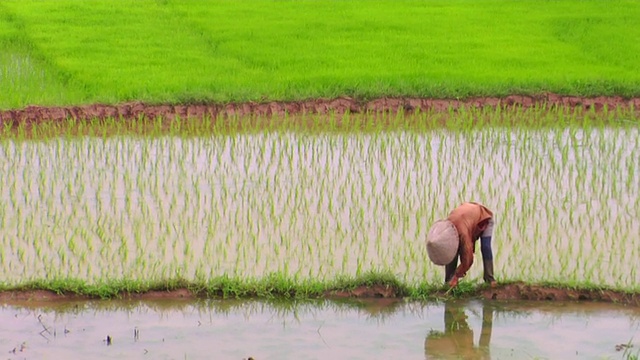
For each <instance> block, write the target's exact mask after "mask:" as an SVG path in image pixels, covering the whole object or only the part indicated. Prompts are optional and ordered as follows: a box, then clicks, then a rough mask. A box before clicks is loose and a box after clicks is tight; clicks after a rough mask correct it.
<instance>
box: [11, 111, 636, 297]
mask: <svg viewBox="0 0 640 360" xmlns="http://www.w3.org/2000/svg"><path fill="white" fill-rule="evenodd" d="M472 115H473V116H478V114H472ZM469 116H471V115H469ZM518 116H523V115H518ZM462 120H464V121H461V124H462V125H461V129H436V130H432V129H427V128H426V126H427V125H425V129H424V130H423V131H420V128H417V129H416V128H415V127H414V128H411V129H410V130H408V131H384V132H383V131H372V132H366V131H365V132H346V133H341V132H337V133H333V132H317V133H316V132H311V133H309V132H298V131H297V132H282V131H277V132H264V133H243V132H239V133H233V132H232V133H220V134H218V135H212V136H209V137H196V138H179V137H163V138H130V137H114V138H104V139H101V138H97V139H96V138H52V139H51V140H48V141H43V142H27V141H17V142H16V141H5V142H1V143H0V144H1V145H0V154H1V155H2V156H1V157H0V158H1V159H2V160H1V161H2V163H1V164H0V169H2V170H3V173H4V174H9V175H8V176H7V177H6V178H5V179H4V180H3V181H4V184H3V185H5V186H2V190H0V191H1V193H0V196H1V197H0V199H1V200H2V201H3V203H6V204H7V206H5V208H4V210H3V212H2V215H1V216H0V220H1V221H2V228H3V229H4V231H3V232H4V234H3V237H2V241H3V248H4V249H5V250H4V251H3V253H2V258H1V259H0V260H2V263H1V265H0V266H2V268H3V270H4V273H5V274H7V277H6V279H7V280H6V281H8V282H20V281H23V280H24V275H25V274H26V275H27V276H28V277H32V278H41V277H47V276H60V275H66V276H69V275H72V276H77V277H80V278H84V279H89V280H92V279H93V280H99V279H104V278H105V277H106V278H109V277H114V278H121V277H124V278H134V279H140V280H145V279H158V278H160V279H162V278H171V277H174V276H176V275H180V276H184V277H186V278H190V279H193V278H198V277H203V276H217V275H222V274H228V275H231V276H244V277H260V276H262V275H263V274H266V273H271V272H280V273H283V274H285V275H287V276H291V277H294V278H314V279H322V280H327V281H330V280H331V279H334V278H336V277H337V276H340V275H345V274H346V275H357V274H362V273H364V272H366V271H369V270H381V271H390V272H392V273H394V274H396V275H397V276H398V278H399V279H401V280H403V281H405V282H407V283H412V284H415V283H419V282H423V281H427V282H440V281H441V278H442V269H441V268H438V267H436V266H434V265H432V264H431V263H429V261H428V260H427V257H426V253H425V250H424V245H423V239H424V236H425V234H426V231H427V230H428V227H429V226H430V224H431V223H432V222H433V221H434V220H436V219H437V218H441V217H444V216H446V214H447V213H448V211H450V210H451V208H453V207H454V206H455V205H457V204H458V203H460V202H462V201H467V200H476V201H481V202H483V203H486V204H487V205H488V206H489V207H491V208H492V209H494V210H495V212H496V214H497V219H498V226H497V229H496V234H495V248H496V262H497V273H498V275H499V277H500V278H502V279H520V280H525V281H548V280H552V281H559V282H565V283H566V282H595V283H599V284H603V285H614V286H618V287H630V286H633V284H635V283H637V280H638V277H637V269H635V267H636V265H637V264H636V263H635V262H634V261H633V259H635V257H634V256H637V255H638V254H637V252H638V250H637V246H629V244H625V243H622V242H619V241H617V240H618V239H625V238H626V239H635V237H634V234H637V233H638V230H639V229H638V225H637V222H636V221H635V216H634V214H637V213H638V208H639V207H638V205H639V204H638V201H637V196H633V195H634V194H636V195H637V193H638V184H637V182H636V181H634V174H635V173H636V172H637V169H638V167H639V160H638V155H637V154H636V153H635V152H634V151H633V149H635V148H637V147H638V140H637V139H638V128H637V127H634V126H627V127H620V126H617V127H612V128H607V127H585V128H582V127H575V126H570V127H564V128H540V129H535V128H533V129H532V128H518V127H495V126H491V127H487V128H477V127H466V126H467V125H466V124H467V123H468V121H467V120H468V119H466V118H463V119H462ZM419 121H420V119H418V120H416V119H413V118H409V119H407V123H409V122H419ZM43 174H44V175H43ZM634 199H635V200H634ZM603 208H606V209H607V210H606V211H602V209H603ZM38 224H43V225H44V226H39V225H38ZM594 229H598V231H594ZM42 239H48V242H45V241H43V240H42ZM35 244H38V245H37V246H36V245H35ZM513 264H517V266H512V265H513ZM479 268H480V267H478V266H476V267H474V269H473V270H472V272H471V277H478V276H479V275H480V270H479ZM624 268H626V269H627V271H622V270H623V269H624ZM42 269H47V271H46V272H45V273H44V274H46V275H44V274H43V272H42ZM629 269H631V270H630V271H629Z"/></svg>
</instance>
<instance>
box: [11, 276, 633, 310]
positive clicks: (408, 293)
mask: <svg viewBox="0 0 640 360" xmlns="http://www.w3.org/2000/svg"><path fill="white" fill-rule="evenodd" d="M42 290H44V291H51V292H52V293H53V294H52V296H53V297H43V295H42V294H41V295H39V296H40V297H42V298H41V299H39V300H46V299H49V300H54V299H59V298H63V297H66V298H69V297H80V298H92V299H93V298H98V299H116V298H128V297H141V298H144V297H145V296H146V297H148V298H159V297H165V298H170V299H178V298H183V297H193V298H210V299H246V298H260V299H265V300H267V299H315V298H404V299H408V300H444V299H451V298H482V297H485V298H488V299H491V298H492V299H501V300H587V301H607V302H619V303H625V304H630V305H639V304H640V298H639V297H638V295H639V294H640V292H638V291H629V290H620V289H612V288H609V287H607V286H601V285H596V284H592V283H574V284H567V283H553V282H545V283H522V282H515V281H506V282H500V283H499V284H498V286H496V287H495V288H490V287H489V286H488V285H486V284H484V283H482V282H480V281H475V280H473V281H468V280H463V281H461V282H460V284H459V285H458V286H457V287H456V288H454V289H449V287H448V286H447V285H445V284H429V283H418V284H406V283H404V282H403V281H402V280H400V279H398V278H397V277H395V276H394V275H393V274H389V273H383V272H368V273H365V274H362V275H358V276H344V277H340V278H336V279H334V280H331V281H318V280H309V279H306V280H300V279H293V278H291V277H289V276H287V275H286V274H282V273H272V274H268V275H265V276H263V277H261V278H246V277H228V276H218V277H214V278H210V279H206V280H205V279H200V280H186V279H182V278H173V279H166V280H162V281H139V280H132V279H112V280H106V281H103V282H97V283H95V282H92V283H89V282H85V281H83V280H78V279H73V278H59V279H50V280H42V281H31V282H28V283H24V284H21V285H6V284H0V302H1V301H4V300H10V299H12V298H13V299H20V298H25V299H31V300H38V299H37V298H34V297H33V295H29V292H31V291H42ZM183 290H186V292H184V291H183ZM163 293H164V294H163ZM9 294H13V295H9ZM18 294H24V295H23V296H20V295H18ZM3 295H4V296H3ZM7 295H9V296H7Z"/></svg>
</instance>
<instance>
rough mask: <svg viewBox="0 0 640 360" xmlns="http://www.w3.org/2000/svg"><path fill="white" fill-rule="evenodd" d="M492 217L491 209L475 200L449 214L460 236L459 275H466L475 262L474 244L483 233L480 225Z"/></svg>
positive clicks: (457, 271)
mask: <svg viewBox="0 0 640 360" xmlns="http://www.w3.org/2000/svg"><path fill="white" fill-rule="evenodd" d="M491 218H493V213H492V212H491V210H489V209H487V208H486V207H485V206H484V205H481V204H478V203H475V202H467V203H464V204H462V205H460V206H458V207H457V208H455V209H453V211H452V212H451V213H450V214H449V217H448V219H449V221H451V222H452V223H453V225H454V226H455V227H456V229H457V230H458V235H459V236H460V246H459V247H458V254H459V255H460V265H459V266H458V268H457V269H456V276H457V277H459V278H462V277H464V276H465V275H466V274H467V271H468V270H469V268H470V267H471V265H472V264H473V244H474V242H475V241H476V240H478V238H479V237H480V235H481V234H482V229H481V228H480V227H479V226H478V225H479V224H480V223H482V222H484V221H487V220H488V219H491Z"/></svg>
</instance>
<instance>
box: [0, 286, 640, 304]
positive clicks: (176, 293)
mask: <svg viewBox="0 0 640 360" xmlns="http://www.w3.org/2000/svg"><path fill="white" fill-rule="evenodd" d="M204 297H206V296H204V295H202V294H199V293H197V292H193V291H190V290H188V289H186V288H179V289H172V290H166V291H162V290H154V291H148V292H142V293H121V294H120V296H119V298H121V299H137V300H158V299H169V300H181V299H184V300H192V299H196V298H204ZM209 297H213V298H221V297H222V295H221V294H220V296H216V295H213V296H209ZM321 297H323V298H327V299H344V298H354V299H380V300H386V301H391V302H395V301H397V300H400V299H403V298H404V295H403V294H402V291H401V290H400V289H397V288H395V287H393V286H389V285H372V286H364V285H363V286H358V287H356V288H354V289H351V290H329V291H326V292H325V293H324V294H323V296H321ZM431 297H432V298H433V299H439V298H445V297H447V294H446V293H445V292H444V291H441V292H434V293H432V294H431ZM458 297H461V298H484V299H487V300H506V301H509V300H530V301H591V302H605V303H618V304H625V305H631V306H640V294H631V293H625V292H621V291H614V290H603V289H600V290H590V289H568V288H560V287H550V286H544V285H535V284H525V283H511V284H505V285H499V286H497V287H496V288H486V287H478V288H477V289H476V290H475V291H473V292H469V293H466V294H464V295H459V296H458ZM90 299H95V297H91V296H85V295H78V294H73V293H67V294H59V293H56V292H53V291H48V290H11V291H2V292H0V303H4V304H24V303H30V304H32V305H33V304H38V303H50V302H60V301H62V302H64V301H77V300H90Z"/></svg>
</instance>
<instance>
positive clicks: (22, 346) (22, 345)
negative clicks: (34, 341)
mask: <svg viewBox="0 0 640 360" xmlns="http://www.w3.org/2000/svg"><path fill="white" fill-rule="evenodd" d="M26 348H27V342H26V341H23V342H22V344H20V346H16V347H14V348H13V350H11V351H9V352H10V353H14V354H15V353H16V352H23V351H24V350H25V349H26Z"/></svg>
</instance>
